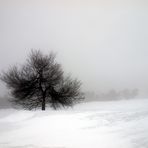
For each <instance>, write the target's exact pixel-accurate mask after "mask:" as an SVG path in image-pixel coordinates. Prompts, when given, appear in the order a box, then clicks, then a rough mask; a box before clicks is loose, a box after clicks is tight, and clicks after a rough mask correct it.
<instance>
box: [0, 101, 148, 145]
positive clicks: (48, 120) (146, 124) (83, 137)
mask: <svg viewBox="0 0 148 148" xmlns="http://www.w3.org/2000/svg"><path fill="white" fill-rule="evenodd" d="M0 148H148V99H134V100H122V101H111V102H89V103H81V104H78V105H76V106H75V107H74V108H72V109H67V110H59V111H53V110H50V109H48V110H47V111H45V112H42V111H24V110H15V109H1V110H0Z"/></svg>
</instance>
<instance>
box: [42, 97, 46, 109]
mask: <svg viewBox="0 0 148 148" xmlns="http://www.w3.org/2000/svg"><path fill="white" fill-rule="evenodd" d="M45 107H46V100H45V97H43V99H42V110H45Z"/></svg>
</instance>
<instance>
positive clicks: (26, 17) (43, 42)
mask: <svg viewBox="0 0 148 148" xmlns="http://www.w3.org/2000/svg"><path fill="white" fill-rule="evenodd" d="M147 8H148V3H147V1H145V0H141V1H138V0H137V1H133V0H129V1H127V0H125V1H122V0H119V1H116V0H111V1H107V0H105V1H101V0H100V1H95V0H93V1H89V0H88V1H83V0H80V1H71V0H70V1H67V0H62V1H59V0H55V1H52V0H43V1H40V0H36V1H34V0H31V1H24V0H21V1H19V0H13V1H10V0H1V1H0V21H1V23H0V32H1V33H0V70H1V71H4V70H6V69H7V68H8V67H9V66H11V65H13V64H16V63H17V64H21V63H23V62H24V61H25V59H26V57H27V55H28V53H29V52H30V50H31V49H40V50H42V51H43V52H45V53H48V52H50V51H51V50H53V51H55V52H56V53H57V58H58V61H59V62H60V63H62V65H63V67H64V69H65V71H66V72H67V73H71V74H72V75H73V76H75V77H78V78H79V79H80V80H81V81H82V83H83V90H84V91H94V92H107V91H109V90H111V89H115V90H116V91H120V90H123V89H136V88H137V89H139V95H140V96H143V97H145V96H147V92H148V91H147V90H148V83H147V81H148V77H147V76H148V70H147V63H148V59H147V56H148V50H147V48H148V42H147V38H148V29H147V26H148V20H147V17H148V9H147ZM0 88H1V89H0V90H1V94H3V92H4V91H5V88H4V85H3V84H0Z"/></svg>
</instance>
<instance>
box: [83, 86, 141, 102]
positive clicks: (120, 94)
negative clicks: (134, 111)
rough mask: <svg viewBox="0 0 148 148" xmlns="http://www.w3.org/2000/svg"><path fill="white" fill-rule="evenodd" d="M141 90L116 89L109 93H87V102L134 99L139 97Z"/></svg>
mask: <svg viewBox="0 0 148 148" xmlns="http://www.w3.org/2000/svg"><path fill="white" fill-rule="evenodd" d="M138 93H139V90H138V89H137V88H135V89H123V90H120V91H116V90H114V89H112V90H109V91H108V92H105V93H103V92H100V93H95V92H91V91H88V92H85V96H86V101H94V100H95V101H108V100H119V99H133V98H136V97H137V96H138Z"/></svg>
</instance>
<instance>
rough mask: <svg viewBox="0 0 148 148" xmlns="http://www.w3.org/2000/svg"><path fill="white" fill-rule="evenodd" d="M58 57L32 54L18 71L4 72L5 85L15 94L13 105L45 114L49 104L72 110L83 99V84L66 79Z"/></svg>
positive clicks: (40, 53) (33, 51)
mask: <svg viewBox="0 0 148 148" xmlns="http://www.w3.org/2000/svg"><path fill="white" fill-rule="evenodd" d="M55 57H56V55H55V54H54V53H52V52H51V53H50V54H49V55H44V54H43V53H42V52H41V51H39V50H32V51H31V54H30V55H29V57H28V59H27V62H26V63H25V64H24V65H22V66H20V67H18V66H13V67H11V68H10V69H9V70H8V71H7V72H3V73H2V75H1V80H2V81H4V82H5V83H6V84H7V86H8V88H9V89H10V92H11V94H12V100H11V101H12V102H13V103H14V104H17V105H21V106H22V107H23V108H25V109H29V110H32V109H36V108H38V107H40V108H42V110H45V108H46V104H49V105H50V106H51V107H52V108H54V109H57V108H59V107H61V106H63V107H66V106H72V105H73V104H74V103H75V102H77V101H79V100H81V99H83V98H84V97H83V96H82V95H81V94H82V93H81V92H80V86H81V82H80V81H78V80H77V79H72V78H71V77H70V76H67V77H65V76H64V72H63V69H62V67H61V65H60V64H58V63H57V62H56V60H55Z"/></svg>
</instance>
